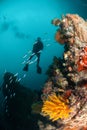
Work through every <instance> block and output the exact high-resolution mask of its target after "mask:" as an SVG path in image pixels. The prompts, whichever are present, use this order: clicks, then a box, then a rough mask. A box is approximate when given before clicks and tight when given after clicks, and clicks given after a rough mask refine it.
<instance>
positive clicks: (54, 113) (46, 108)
mask: <svg viewBox="0 0 87 130" xmlns="http://www.w3.org/2000/svg"><path fill="white" fill-rule="evenodd" d="M67 102H68V101H67V100H66V101H64V99H63V98H62V97H60V96H58V97H57V96H56V94H55V93H54V94H52V95H50V96H48V99H47V100H46V101H44V104H43V107H42V113H43V114H44V116H49V117H50V119H51V120H52V121H56V120H58V119H60V118H61V119H63V118H68V117H69V113H70V112H71V109H70V108H69V106H68V105H67Z"/></svg>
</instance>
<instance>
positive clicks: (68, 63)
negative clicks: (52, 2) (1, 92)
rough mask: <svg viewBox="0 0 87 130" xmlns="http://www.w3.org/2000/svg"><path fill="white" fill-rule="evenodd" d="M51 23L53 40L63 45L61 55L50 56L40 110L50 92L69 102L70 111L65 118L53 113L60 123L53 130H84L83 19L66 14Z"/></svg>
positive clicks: (86, 56) (86, 50)
mask: <svg viewBox="0 0 87 130" xmlns="http://www.w3.org/2000/svg"><path fill="white" fill-rule="evenodd" d="M52 24H54V25H55V26H58V30H57V31H56V35H55V40H56V41H57V42H58V43H60V44H63V45H64V49H65V50H64V54H63V58H57V57H54V60H53V63H52V65H50V67H49V69H48V71H47V74H48V76H49V78H48V81H47V82H46V83H45V85H44V87H43V90H44V91H43V94H42V100H43V106H42V112H43V109H44V102H45V103H46V101H48V99H49V96H51V94H52V93H56V94H57V95H58V96H61V97H62V98H64V99H66V100H68V101H69V102H68V105H69V106H70V109H72V112H71V114H70V115H69V117H68V118H67V119H61V118H60V119H59V118H58V115H57V118H56V119H58V120H57V121H56V122H57V124H62V125H60V127H59V126H58V127H55V128H54V130H57V129H58V130H80V129H82V130H85V129H87V22H86V21H85V20H84V19H83V18H81V17H80V16H79V15H77V14H66V15H65V16H64V15H63V16H62V18H61V19H57V18H56V19H54V20H52ZM49 84H50V86H49ZM52 107H54V106H52ZM58 107H59V105H58ZM51 109H53V108H50V110H51ZM56 113H57V112H56ZM60 113H61V112H60ZM46 115H47V114H46ZM53 115H55V112H53ZM49 116H50V114H49ZM48 119H49V118H48ZM51 129H52V128H51ZM43 130H44V129H43Z"/></svg>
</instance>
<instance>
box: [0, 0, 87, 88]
mask: <svg viewBox="0 0 87 130" xmlns="http://www.w3.org/2000/svg"><path fill="white" fill-rule="evenodd" d="M86 8H87V2H86V1H85V0H77V1H76V0H0V84H2V82H3V75H4V72H6V71H8V72H11V73H14V74H16V73H18V78H21V81H20V83H22V84H23V85H24V86H26V87H29V88H32V89H39V88H41V87H42V86H43V83H44V82H45V80H46V79H47V75H46V74H45V73H46V70H47V69H48V66H49V65H50V64H51V63H52V60H53V57H54V56H57V57H61V56H62V55H63V51H64V49H63V46H61V45H60V44H58V43H56V42H55V39H54V35H55V32H56V30H57V28H56V27H54V26H53V25H52V24H51V20H52V19H54V18H56V17H58V18H61V15H62V14H66V13H74V14H79V15H80V16H82V17H83V18H85V19H86V18H87V17H86V12H87V9H86ZM38 36H39V37H41V39H42V41H43V43H44V50H43V51H42V53H41V60H40V66H41V68H42V74H38V73H37V72H36V62H35V63H33V64H31V65H30V66H29V71H28V72H27V73H25V72H23V71H22V69H23V67H24V64H23V62H24V60H25V58H23V57H24V56H25V55H27V58H28V57H29V56H30V51H31V50H32V47H33V44H34V42H35V40H36V38H37V37H38ZM34 60H35V58H33V59H32V61H34ZM24 74H26V77H25V78H23V75H24Z"/></svg>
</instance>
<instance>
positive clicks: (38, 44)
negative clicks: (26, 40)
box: [23, 37, 44, 74]
mask: <svg viewBox="0 0 87 130" xmlns="http://www.w3.org/2000/svg"><path fill="white" fill-rule="evenodd" d="M43 48H44V46H43V43H42V41H41V38H40V37H38V38H37V40H36V42H35V44H34V45H33V50H32V54H31V56H30V57H29V59H28V62H27V63H26V65H25V66H24V68H23V71H28V67H29V62H30V60H31V59H32V58H33V57H34V56H35V55H36V56H37V73H39V74H41V73H42V69H41V67H40V66H39V62H40V54H41V50H43Z"/></svg>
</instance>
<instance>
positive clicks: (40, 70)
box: [37, 66, 42, 74]
mask: <svg viewBox="0 0 87 130" xmlns="http://www.w3.org/2000/svg"><path fill="white" fill-rule="evenodd" d="M37 73H39V74H41V73H42V69H41V67H40V66H38V67H37Z"/></svg>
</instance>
